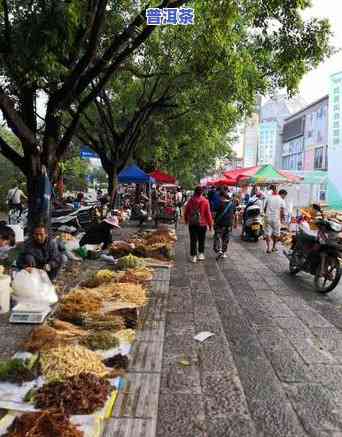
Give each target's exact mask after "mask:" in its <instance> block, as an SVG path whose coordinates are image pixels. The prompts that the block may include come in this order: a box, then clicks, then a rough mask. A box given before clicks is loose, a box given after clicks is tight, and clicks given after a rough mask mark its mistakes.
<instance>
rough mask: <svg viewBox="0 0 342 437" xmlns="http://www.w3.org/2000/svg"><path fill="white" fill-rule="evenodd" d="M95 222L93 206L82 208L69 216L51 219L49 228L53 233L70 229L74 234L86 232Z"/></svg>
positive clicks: (95, 216)
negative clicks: (82, 230)
mask: <svg viewBox="0 0 342 437" xmlns="http://www.w3.org/2000/svg"><path fill="white" fill-rule="evenodd" d="M96 221H97V215H96V209H95V208H94V207H93V206H82V207H81V208H78V209H76V210H73V211H72V212H70V213H69V214H66V215H62V216H59V217H52V218H51V226H52V229H53V230H55V231H56V230H62V229H67V228H70V230H71V229H73V230H74V232H75V231H77V230H80V229H84V230H87V228H89V226H90V225H92V224H93V223H96ZM70 232H71V231H70Z"/></svg>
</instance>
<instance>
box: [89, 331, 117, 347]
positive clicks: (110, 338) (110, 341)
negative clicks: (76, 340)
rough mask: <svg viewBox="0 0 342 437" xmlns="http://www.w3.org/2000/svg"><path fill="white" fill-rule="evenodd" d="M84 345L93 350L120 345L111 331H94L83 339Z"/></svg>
mask: <svg viewBox="0 0 342 437" xmlns="http://www.w3.org/2000/svg"><path fill="white" fill-rule="evenodd" d="M83 345H84V346H86V347H88V348H89V349H91V350H98V349H101V350H107V349H111V348H113V347H117V346H119V340H118V339H117V338H116V337H115V336H114V334H113V332H110V331H98V332H96V331H94V332H92V333H91V334H90V335H89V336H88V337H87V338H85V339H84V340H83Z"/></svg>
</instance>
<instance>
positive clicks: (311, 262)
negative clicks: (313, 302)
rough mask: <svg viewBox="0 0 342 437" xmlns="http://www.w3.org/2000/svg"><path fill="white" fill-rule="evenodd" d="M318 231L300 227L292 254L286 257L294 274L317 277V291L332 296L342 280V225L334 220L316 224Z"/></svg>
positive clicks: (320, 221) (294, 239)
mask: <svg viewBox="0 0 342 437" xmlns="http://www.w3.org/2000/svg"><path fill="white" fill-rule="evenodd" d="M316 224H317V226H318V232H317V233H316V232H314V231H310V230H308V229H304V228H300V229H299V231H298V232H297V234H296V236H294V238H293V243H292V251H291V252H290V253H288V254H286V256H287V257H288V259H289V262H290V265H289V267H290V273H291V274H292V275H296V274H297V273H299V272H300V271H303V272H306V273H309V274H311V275H313V276H314V277H315V279H314V284H315V289H316V290H317V291H318V292H319V293H324V294H326V293H330V292H331V291H332V290H334V288H336V286H337V285H338V283H339V281H340V279H341V274H342V271H341V265H340V257H341V253H342V242H341V240H340V239H339V234H340V232H342V226H341V225H339V224H338V223H335V222H333V221H330V220H325V219H324V218H323V219H319V220H317V221H316Z"/></svg>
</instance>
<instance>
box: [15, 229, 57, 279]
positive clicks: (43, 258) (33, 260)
mask: <svg viewBox="0 0 342 437" xmlns="http://www.w3.org/2000/svg"><path fill="white" fill-rule="evenodd" d="M17 267H18V268H19V269H20V270H22V269H25V270H27V271H31V269H32V268H33V267H36V268H37V269H41V270H45V271H46V273H47V274H48V275H49V278H50V279H51V281H53V280H54V279H56V277H57V275H58V272H59V270H60V268H61V267H62V256H61V253H60V251H59V248H58V245H57V242H56V241H55V240H53V239H51V238H50V237H49V233H48V229H47V227H46V226H45V225H44V224H38V225H36V226H35V227H34V228H33V231H32V238H31V239H29V240H28V241H27V242H26V243H25V246H24V250H23V252H22V253H21V254H20V255H19V257H18V259H17Z"/></svg>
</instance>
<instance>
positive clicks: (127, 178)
mask: <svg viewBox="0 0 342 437" xmlns="http://www.w3.org/2000/svg"><path fill="white" fill-rule="evenodd" d="M118 181H119V183H121V184H149V183H151V184H154V183H155V180H154V178H153V177H151V176H149V175H148V174H147V173H145V172H144V171H143V170H141V168H139V167H138V166H136V165H131V166H130V167H127V168H125V169H124V170H122V171H121V172H120V173H119V176H118Z"/></svg>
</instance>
